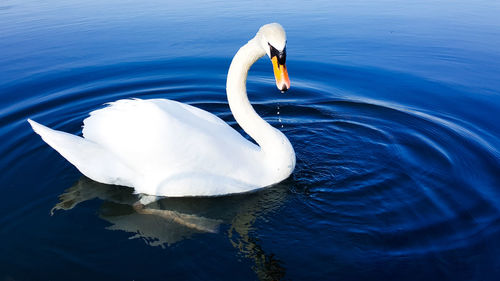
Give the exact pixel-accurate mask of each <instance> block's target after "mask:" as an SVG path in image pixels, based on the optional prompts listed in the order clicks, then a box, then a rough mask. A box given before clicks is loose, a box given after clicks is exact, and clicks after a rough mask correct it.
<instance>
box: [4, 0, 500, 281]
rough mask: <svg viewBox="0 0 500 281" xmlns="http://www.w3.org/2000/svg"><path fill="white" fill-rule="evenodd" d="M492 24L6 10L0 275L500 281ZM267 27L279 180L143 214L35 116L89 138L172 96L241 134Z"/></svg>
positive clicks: (164, 202) (472, 7) (289, 13)
mask: <svg viewBox="0 0 500 281" xmlns="http://www.w3.org/2000/svg"><path fill="white" fill-rule="evenodd" d="M171 2H173V3H171ZM499 14H500V4H499V2H495V1H438V2H436V1H405V2H401V1H392V0H387V1H375V2H374V1H350V2H347V1H314V2H307V3H305V2H304V3H303V2H300V1H297V2H294V1H281V0H277V1H248V2H242V3H233V2H227V1H192V2H191V1H182V2H179V1H175V2H174V1H166V2H164V1H116V0H112V1H75V0H65V1H62V0H57V1H34V0H26V1H19V0H4V1H2V3H1V4H0V77H1V80H0V140H1V143H2V145H1V146H0V156H1V157H0V171H1V173H0V180H1V181H0V182H1V191H2V197H3V200H2V204H0V240H1V242H0V253H1V255H0V280H259V279H260V280H281V279H282V280H498V278H499V277H498V276H500V52H499V50H500V19H499V17H498V15H499ZM269 22H280V23H281V24H282V25H283V26H284V27H285V29H286V31H287V36H288V45H287V52H288V55H287V66H288V71H289V74H290V79H291V84H292V88H291V89H290V90H289V91H288V92H286V93H285V94H281V93H280V92H279V91H278V90H277V89H276V86H275V85H274V78H273V75H272V66H271V64H270V62H269V60H268V59H265V58H264V59H261V60H260V61H258V62H257V63H256V64H255V65H254V66H253V67H252V69H251V71H250V74H249V77H248V92H249V97H250V99H251V101H252V102H253V104H254V106H255V108H256V110H257V112H259V114H261V115H262V116H263V117H264V118H265V119H266V120H267V121H268V122H270V123H271V124H272V125H274V126H275V127H277V128H280V130H282V131H283V132H284V133H285V134H286V135H287V136H288V138H289V139H290V141H291V143H292V144H293V146H294V148H295V151H296V153H297V166H296V170H295V172H294V173H293V175H292V176H291V177H290V178H289V179H287V180H286V181H284V182H282V183H280V184H278V185H276V186H272V187H269V188H266V189H263V190H260V191H257V192H254V193H250V194H241V195H233V196H223V197H217V198H164V199H161V200H159V201H156V202H153V203H151V204H150V205H148V206H147V207H148V208H149V209H151V210H154V211H155V212H156V213H154V214H149V215H147V214H140V213H138V212H137V211H136V209H134V208H133V206H132V205H133V203H134V202H135V201H137V200H138V196H137V195H135V194H133V192H132V190H131V189H128V188H123V187H117V186H109V185H103V184H99V183H96V182H93V181H91V180H89V179H87V178H85V177H83V176H82V175H81V174H80V172H79V171H78V170H76V168H74V167H73V166H72V165H71V164H69V163H68V162H67V161H66V160H64V159H63V158H62V157H61V156H60V155H59V154H57V153H56V152H55V151H54V150H52V149H51V148H50V147H49V146H48V145H46V144H45V143H44V142H43V141H42V140H41V139H40V137H39V136H38V135H36V134H34V133H33V131H32V130H31V128H30V127H29V125H28V123H27V122H26V119H27V118H32V119H34V120H36V121H38V122H40V123H42V124H45V125H47V126H50V127H52V128H55V129H59V130H63V131H66V132H70V133H74V134H81V124H82V120H83V119H84V118H85V117H86V116H88V113H89V112H91V111H93V110H95V109H98V108H102V107H103V106H104V104H105V103H107V102H111V101H114V100H117V99H122V98H144V99H145V98H167V99H174V100H178V101H182V102H185V103H189V104H192V105H195V106H197V107H200V108H202V109H205V110H207V111H210V112H212V113H214V114H216V115H218V116H219V117H221V118H222V119H224V120H225V121H227V122H228V123H230V124H231V125H232V126H234V128H236V129H238V130H240V129H239V127H238V126H237V124H236V123H235V121H234V119H233V117H232V115H231V113H230V111H229V107H228V105H227V100H226V96H225V79H226V74H227V69H228V67H229V63H230V61H231V58H232V56H233V55H234V54H235V53H236V51H237V50H238V48H239V47H240V46H241V45H243V44H245V43H246V42H247V41H248V40H249V39H250V38H251V37H253V36H254V34H255V32H256V31H257V30H258V28H259V27H260V26H261V25H263V24H265V23H269ZM193 225H195V226H196V227H193Z"/></svg>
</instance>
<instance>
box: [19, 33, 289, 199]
mask: <svg viewBox="0 0 500 281" xmlns="http://www.w3.org/2000/svg"><path fill="white" fill-rule="evenodd" d="M269 28H271V29H270V30H268V29H266V28H265V26H264V27H263V28H261V29H260V30H259V33H257V35H256V37H255V38H254V39H252V40H250V41H249V43H248V44H247V45H245V46H244V47H242V48H241V49H240V50H239V51H238V53H237V54H236V56H235V57H234V59H233V62H232V63H231V67H230V70H229V73H228V84H227V93H228V100H229V103H230V106H231V110H232V112H233V114H234V115H235V118H236V120H237V121H238V123H239V124H240V125H241V127H242V128H243V129H244V130H245V131H246V132H247V133H248V134H249V135H250V136H251V137H252V138H254V139H255V140H256V142H257V143H258V144H259V146H260V147H259V146H257V145H255V144H253V143H252V142H250V141H248V140H246V139H245V138H244V137H243V136H241V135H240V134H239V133H238V132H236V131H235V130H234V129H233V128H231V127H230V126H229V125H227V124H226V123H225V122H224V121H223V120H221V119H220V118H218V117H217V116H215V115H213V114H211V113H209V112H206V111H204V110H201V109H198V108H195V107H193V106H190V105H187V104H182V103H179V102H176V101H172V100H165V99H152V100H140V99H126V100H119V101H116V102H113V103H110V104H109V105H108V106H107V107H105V108H103V109H99V110H96V111H93V112H91V113H90V117H88V118H87V119H85V120H84V121H83V123H84V127H83V138H82V137H78V136H74V135H71V134H67V133H64V132H60V131H55V130H52V129H49V128H47V127H45V126H43V125H40V124H38V123H36V122H34V121H32V120H28V121H29V122H30V124H31V126H32V127H33V130H34V131H35V132H36V133H38V134H39V135H40V136H41V137H42V138H43V140H44V141H45V142H47V144H49V145H50V146H52V147H53V148H54V149H55V150H57V151H58V152H59V153H60V154H61V155H62V156H63V157H65V158H66V159H67V160H68V161H69V162H71V163H72V164H73V165H75V166H76V167H77V168H78V169H79V170H80V171H81V172H82V173H83V174H84V175H86V176H87V177H89V178H91V179H93V180H95V181H99V182H103V183H107V184H117V185H125V186H131V187H134V188H135V190H136V192H138V193H145V194H151V195H159V196H213V195H223V194H230V193H239V192H246V191H250V190H253V189H256V188H261V187H265V186H268V185H271V184H274V183H277V182H279V181H281V180H283V179H285V178H286V177H288V176H289V175H290V174H291V172H292V171H293V168H294V167H295V153H294V151H293V148H292V146H291V145H290V142H289V141H288V139H287V138H286V137H285V136H284V135H283V134H282V133H281V132H280V131H279V130H277V129H275V128H273V127H271V126H270V125H269V124H268V123H267V122H265V121H264V120H263V119H262V118H260V117H259V116H258V115H257V114H256V113H255V111H254V110H253V108H252V107H251V105H250V103H249V101H248V98H247V95H246V89H245V81H246V75H247V72H248V69H249V68H250V66H251V65H252V64H253V62H254V61H255V60H256V59H258V58H260V57H262V56H263V55H264V54H265V53H266V50H264V49H262V48H261V47H260V46H261V45H264V46H266V45H265V44H262V42H261V40H263V39H262V38H264V36H262V35H261V33H262V32H264V31H265V32H266V34H268V37H269V36H271V35H272V32H283V33H284V31H283V30H282V28H281V29H280V28H277V27H276V25H271V26H270V27H269ZM271 37H273V36H271ZM274 38H286V37H285V36H284V35H276V36H274ZM281 43H283V44H284V42H281Z"/></svg>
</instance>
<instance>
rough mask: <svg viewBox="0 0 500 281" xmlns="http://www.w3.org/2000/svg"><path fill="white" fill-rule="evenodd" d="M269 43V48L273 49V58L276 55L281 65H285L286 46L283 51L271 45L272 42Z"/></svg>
mask: <svg viewBox="0 0 500 281" xmlns="http://www.w3.org/2000/svg"><path fill="white" fill-rule="evenodd" d="M267 44H268V45H269V48H270V49H271V59H273V57H276V59H277V60H278V63H279V64H281V65H284V64H285V62H286V47H285V48H284V49H283V51H281V52H280V51H278V50H277V49H276V48H274V47H273V45H271V43H267Z"/></svg>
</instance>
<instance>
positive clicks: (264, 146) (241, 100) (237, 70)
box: [226, 38, 295, 172]
mask: <svg viewBox="0 0 500 281" xmlns="http://www.w3.org/2000/svg"><path fill="white" fill-rule="evenodd" d="M264 55H265V51H264V50H263V49H262V48H261V47H260V46H259V44H258V41H257V39H256V38H254V39H252V40H250V41H249V42H248V43H247V44H246V45H244V46H243V47H241V48H240V49H239V51H238V52H237V53H236V55H235V56H234V58H233V61H232V62H231V66H230V67H229V72H228V75H227V84H226V90H227V99H228V102H229V107H230V108H231V112H232V113H233V116H234V118H235V119H236V122H238V124H239V125H240V126H241V128H242V129H243V130H244V131H245V132H246V133H247V134H248V135H249V136H250V137H251V138H252V139H254V140H255V141H256V142H257V144H258V145H259V146H260V148H261V150H262V152H264V154H265V155H266V156H267V157H272V158H275V157H277V158H279V159H274V161H277V162H282V164H281V165H285V166H287V167H288V166H291V170H293V168H294V166H295V152H294V150H293V147H292V145H291V144H290V142H289V141H288V139H287V138H286V137H285V135H284V134H283V133H281V132H280V131H279V130H277V129H275V128H274V127H272V126H271V125H270V124H269V123H267V122H266V121H264V119H262V118H261V117H260V116H259V115H258V114H257V113H256V112H255V110H254V109H253V107H252V105H251V104H250V102H249V100H248V96H247V91H246V80H247V76H248V70H249V69H250V67H251V66H252V64H254V62H255V61H257V60H258V59H259V58H261V57H262V56H264ZM290 172H291V171H290Z"/></svg>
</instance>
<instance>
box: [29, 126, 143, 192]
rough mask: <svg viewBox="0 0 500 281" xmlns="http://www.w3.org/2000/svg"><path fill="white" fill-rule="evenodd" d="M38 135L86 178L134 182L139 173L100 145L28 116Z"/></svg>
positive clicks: (107, 181) (125, 182)
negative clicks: (51, 127) (47, 125)
mask: <svg viewBox="0 0 500 281" xmlns="http://www.w3.org/2000/svg"><path fill="white" fill-rule="evenodd" d="M28 122H29V123H30V125H31V127H32V128H33V130H34V131H35V132H36V133H37V134H39V135H40V136H41V137H42V139H43V140H44V141H45V142H46V143H47V144H48V145H50V146H51V147H52V148H54V149H55V150H56V151H57V152H59V153H60V154H61V155H62V156H63V157H64V158H66V160H68V161H69V162H70V163H71V164H73V165H74V166H75V167H76V168H77V169H78V170H79V171H80V172H82V173H83V174H85V175H87V176H88V177H89V178H91V179H93V180H95V181H99V182H103V183H107V184H116V185H126V186H134V185H135V184H136V182H137V180H138V179H140V178H141V175H139V174H137V173H136V171H134V170H133V169H131V168H130V167H129V166H127V165H126V164H125V163H123V162H122V161H121V160H120V159H119V158H118V157H116V155H114V154H113V153H112V152H110V151H109V150H107V149H105V148H103V147H102V146H101V145H99V144H97V143H94V142H92V141H90V140H86V139H84V138H82V137H79V136H75V135H72V134H68V133H65V132H61V131H56V130H53V129H50V128H48V127H45V126H43V125H41V124H39V123H37V122H35V121H33V120H30V119H28Z"/></svg>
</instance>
